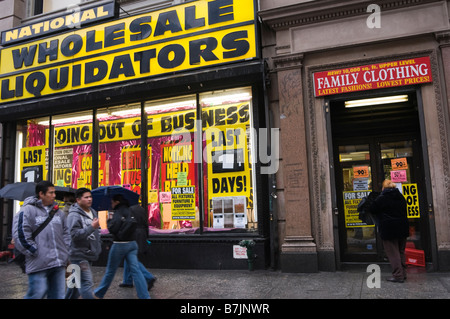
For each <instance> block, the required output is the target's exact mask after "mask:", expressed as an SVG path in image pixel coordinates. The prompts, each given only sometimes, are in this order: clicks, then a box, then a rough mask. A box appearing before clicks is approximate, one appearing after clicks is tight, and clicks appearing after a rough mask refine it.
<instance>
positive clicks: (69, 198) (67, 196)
mask: <svg viewBox="0 0 450 319" xmlns="http://www.w3.org/2000/svg"><path fill="white" fill-rule="evenodd" d="M63 202H64V203H75V195H74V194H73V193H64V195H63Z"/></svg>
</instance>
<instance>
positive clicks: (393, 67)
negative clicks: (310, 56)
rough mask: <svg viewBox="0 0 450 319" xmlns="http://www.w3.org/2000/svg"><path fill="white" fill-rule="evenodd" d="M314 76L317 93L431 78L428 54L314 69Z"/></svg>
mask: <svg viewBox="0 0 450 319" xmlns="http://www.w3.org/2000/svg"><path fill="white" fill-rule="evenodd" d="M313 78H314V95H315V96H316V97H318V96H325V95H332V94H341V93H350V92H357V91H365V90H374V89H384V88H389V87H395V86H403V85H414V84H420V83H429V82H433V79H432V76H431V63H430V58H429V57H421V58H414V59H408V60H401V61H392V62H383V63H378V64H369V65H363V66H356V67H352V68H346V69H339V70H332V71H324V72H316V73H314V75H313Z"/></svg>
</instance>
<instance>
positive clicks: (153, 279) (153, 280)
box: [147, 277, 156, 291]
mask: <svg viewBox="0 0 450 319" xmlns="http://www.w3.org/2000/svg"><path fill="white" fill-rule="evenodd" d="M155 281H156V277H153V278H152V279H150V280H149V281H147V289H148V290H149V291H150V289H152V287H153V285H154V284H155Z"/></svg>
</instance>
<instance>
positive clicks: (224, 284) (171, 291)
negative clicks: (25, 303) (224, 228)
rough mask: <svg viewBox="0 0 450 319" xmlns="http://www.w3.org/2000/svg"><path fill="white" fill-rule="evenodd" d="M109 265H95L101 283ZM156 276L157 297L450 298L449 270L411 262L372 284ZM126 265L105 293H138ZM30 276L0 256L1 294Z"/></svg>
mask: <svg viewBox="0 0 450 319" xmlns="http://www.w3.org/2000/svg"><path fill="white" fill-rule="evenodd" d="M104 271H105V268H104V267H93V273H94V282H95V284H96V285H97V284H99V282H100V280H101V278H102V276H103V274H104ZM150 271H151V272H152V273H153V274H154V275H155V276H156V277H157V281H156V283H155V285H154V287H153V289H152V290H151V291H150V295H151V297H152V298H153V299H324V298H325V299H450V273H440V272H435V273H426V272H425V271H424V270H423V269H421V268H415V267H411V268H409V270H408V272H409V273H408V279H407V281H405V283H403V284H399V283H391V282H387V281H386V278H388V277H389V276H390V274H389V273H388V272H382V273H381V288H368V287H367V278H368V277H369V275H370V274H369V273H366V272H364V271H355V270H352V271H345V272H319V273H311V274H290V273H282V272H279V271H270V270H265V271H261V270H260V271H253V272H249V271H247V270H228V271H227V270H173V269H150ZM121 280H122V268H119V271H118V272H117V273H116V276H115V278H114V281H113V283H112V284H111V287H110V289H109V290H108V292H107V294H106V295H105V299H136V298H137V297H136V291H135V289H130V288H120V287H119V283H120V282H121ZM27 285H28V283H27V276H26V275H25V274H22V273H21V270H20V269H19V267H17V266H16V265H14V264H7V263H6V262H0V299H22V298H23V296H24V295H25V293H26V290H27Z"/></svg>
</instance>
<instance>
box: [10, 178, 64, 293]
mask: <svg viewBox="0 0 450 319" xmlns="http://www.w3.org/2000/svg"><path fill="white" fill-rule="evenodd" d="M55 197H56V193H55V187H54V185H53V184H52V183H51V182H48V181H42V182H39V183H38V184H37V185H36V196H30V197H28V198H26V199H25V201H24V203H23V206H22V207H21V209H20V212H19V213H18V214H16V216H14V222H13V229H12V230H13V238H14V244H15V246H16V249H17V250H19V251H20V252H21V253H22V254H24V255H25V272H26V274H27V275H28V291H27V294H26V295H25V299H42V298H44V297H45V296H47V298H49V299H64V292H65V288H66V280H65V274H66V265H67V261H68V258H69V245H70V235H69V231H68V228H67V227H66V222H65V218H64V217H65V215H64V212H62V211H61V210H60V209H59V208H58V206H57V205H56V203H55ZM40 226H41V227H40ZM42 226H43V227H42ZM38 229H39V230H40V231H39V233H38V234H36V230H38Z"/></svg>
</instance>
